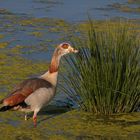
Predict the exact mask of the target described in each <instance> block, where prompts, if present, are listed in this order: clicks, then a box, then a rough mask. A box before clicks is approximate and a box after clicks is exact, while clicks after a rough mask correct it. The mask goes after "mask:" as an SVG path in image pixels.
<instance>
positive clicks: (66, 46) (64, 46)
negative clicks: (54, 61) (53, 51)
mask: <svg viewBox="0 0 140 140" xmlns="http://www.w3.org/2000/svg"><path fill="white" fill-rule="evenodd" d="M61 47H62V48H63V49H68V47H69V45H68V44H67V43H64V44H63V45H62V46H61Z"/></svg>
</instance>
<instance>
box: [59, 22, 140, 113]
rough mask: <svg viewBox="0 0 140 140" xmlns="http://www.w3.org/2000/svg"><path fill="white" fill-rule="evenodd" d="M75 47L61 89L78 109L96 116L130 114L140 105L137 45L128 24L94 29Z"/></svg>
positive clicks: (139, 70) (135, 34)
mask: <svg viewBox="0 0 140 140" xmlns="http://www.w3.org/2000/svg"><path fill="white" fill-rule="evenodd" d="M94 27H95V26H94V24H93V23H92V22H90V24H89V32H88V37H85V38H86V39H83V38H82V39H81V40H79V41H76V42H75V43H74V45H75V46H77V47H78V46H79V50H80V52H79V55H78V56H72V57H71V56H70V57H69V58H68V59H66V74H65V75H64V74H63V77H62V79H63V80H64V81H63V85H61V89H62V90H63V92H65V93H66V94H67V95H69V98H70V99H71V101H73V102H76V104H77V105H78V106H79V107H80V109H82V110H85V111H88V112H93V113H96V114H105V115H108V114H113V113H122V112H133V111H136V110H137V109H138V106H139V104H140V42H139V39H138V34H137V33H136V32H135V31H134V30H133V28H132V26H129V23H121V22H119V23H118V24H116V23H115V24H114V25H113V24H112V25H111V26H109V24H108V23H106V27H105V26H104V27H105V28H102V26H101V27H100V28H98V29H97V28H94Z"/></svg>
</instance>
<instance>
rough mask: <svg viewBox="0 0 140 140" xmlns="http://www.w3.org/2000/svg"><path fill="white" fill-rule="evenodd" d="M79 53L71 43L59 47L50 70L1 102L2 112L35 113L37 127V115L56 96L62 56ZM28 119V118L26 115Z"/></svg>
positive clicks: (19, 87)
mask: <svg viewBox="0 0 140 140" xmlns="http://www.w3.org/2000/svg"><path fill="white" fill-rule="evenodd" d="M77 52H78V50H76V49H74V48H72V47H71V45H70V44H69V43H62V44H60V45H58V47H57V48H56V49H55V51H54V54H53V57H52V60H51V64H50V67H49V70H48V71H47V72H46V73H45V74H43V75H41V76H40V77H37V78H31V79H27V80H25V81H23V82H22V83H20V84H19V85H18V86H17V87H16V88H15V90H14V91H13V92H12V93H11V94H10V95H9V96H8V97H6V98H4V99H2V100H1V101H0V103H1V104H3V107H1V108H0V111H1V112H3V111H6V110H10V109H12V110H20V111H25V112H28V111H29V112H30V111H33V112H34V114H33V122H34V126H35V127H36V124H37V113H38V112H39V111H40V109H41V108H42V107H43V106H44V105H47V104H48V103H49V102H50V101H51V100H52V98H53V97H54V96H55V90H56V85H57V76H58V69H59V62H60V58H61V56H63V55H65V54H68V53H77ZM26 119H27V116H26V115H25V120H26Z"/></svg>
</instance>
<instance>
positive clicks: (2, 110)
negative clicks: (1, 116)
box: [0, 106, 12, 112]
mask: <svg viewBox="0 0 140 140" xmlns="http://www.w3.org/2000/svg"><path fill="white" fill-rule="evenodd" d="M11 108H12V107H11V106H3V107H1V108H0V112H4V111H7V110H9V109H11Z"/></svg>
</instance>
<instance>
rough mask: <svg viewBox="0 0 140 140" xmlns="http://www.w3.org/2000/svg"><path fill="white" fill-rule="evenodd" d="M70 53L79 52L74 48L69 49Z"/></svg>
mask: <svg viewBox="0 0 140 140" xmlns="http://www.w3.org/2000/svg"><path fill="white" fill-rule="evenodd" d="M69 52H70V53H78V52H79V51H78V50H76V49H74V48H72V47H70V48H69Z"/></svg>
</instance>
